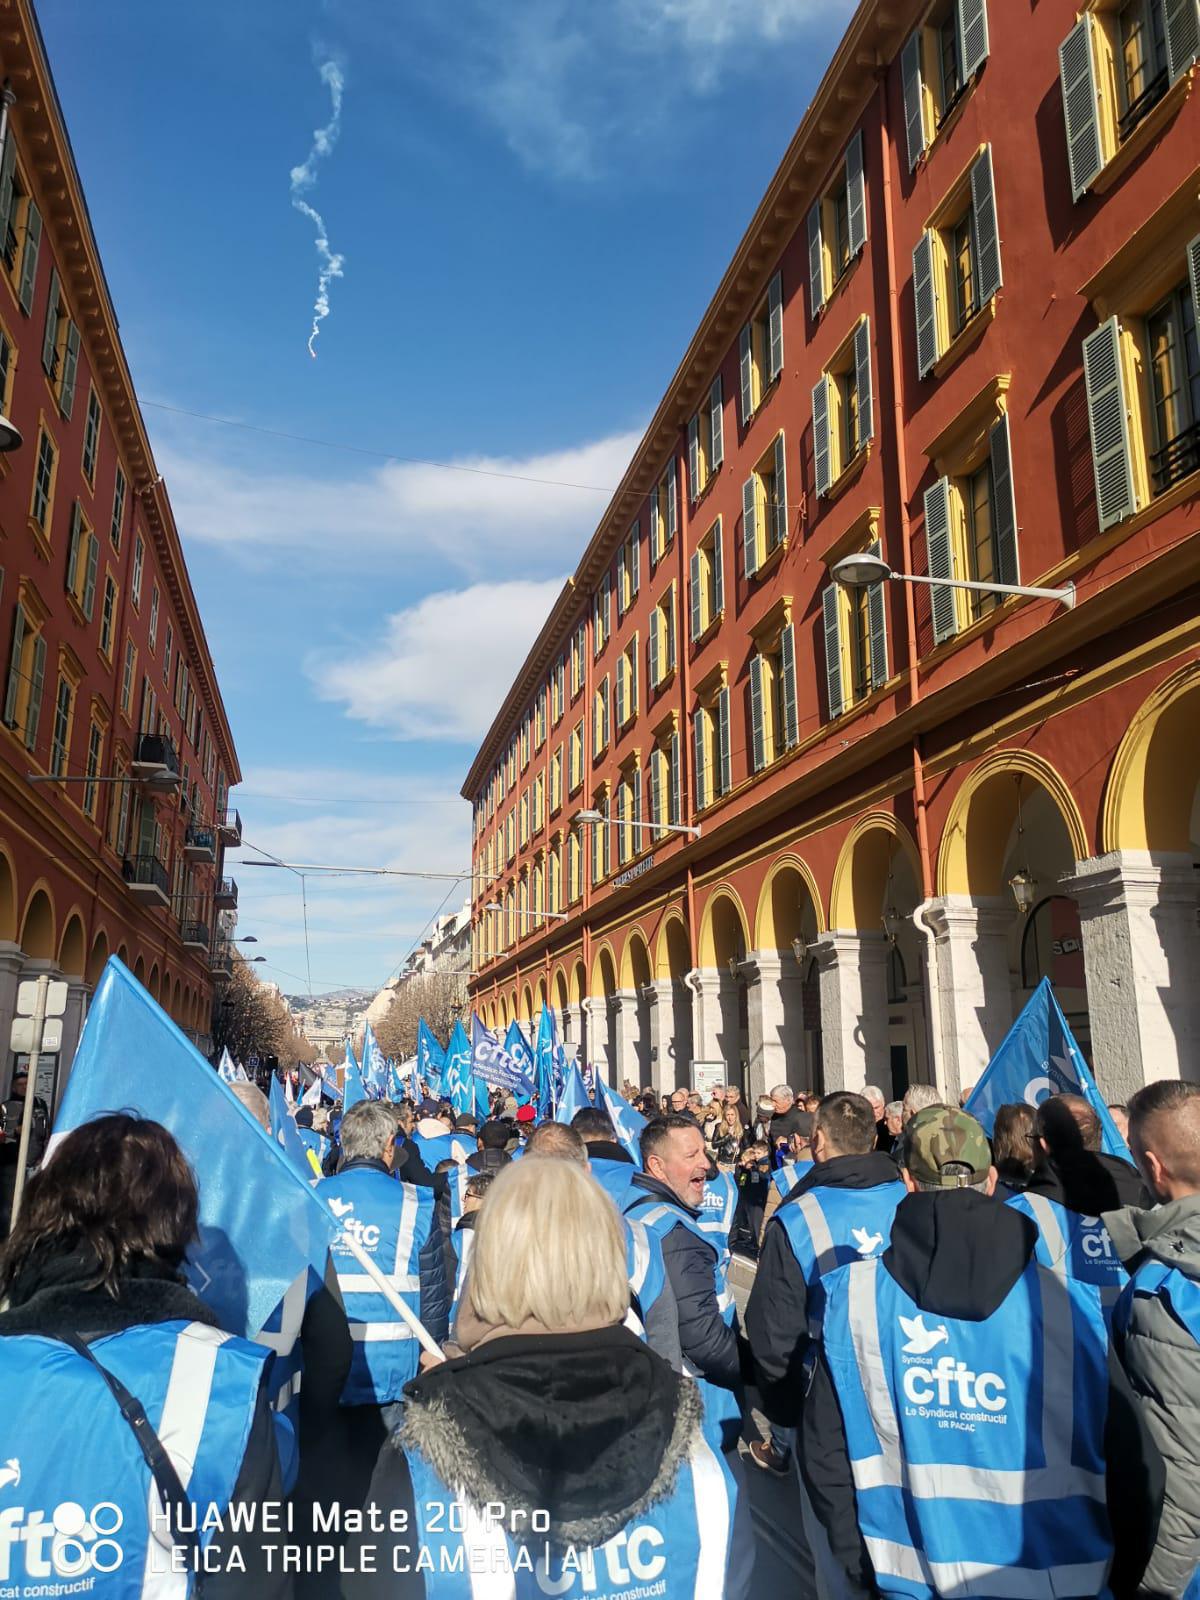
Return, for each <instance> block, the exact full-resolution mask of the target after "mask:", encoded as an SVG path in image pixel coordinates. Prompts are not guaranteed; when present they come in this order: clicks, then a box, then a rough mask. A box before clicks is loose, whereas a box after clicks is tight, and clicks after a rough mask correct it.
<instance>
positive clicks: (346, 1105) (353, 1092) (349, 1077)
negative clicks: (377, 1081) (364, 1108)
mask: <svg viewBox="0 0 1200 1600" xmlns="http://www.w3.org/2000/svg"><path fill="white" fill-rule="evenodd" d="M369 1099H370V1096H369V1095H368V1093H367V1086H366V1084H365V1083H364V1082H363V1075H362V1073H361V1072H360V1071H359V1070H358V1062H357V1061H356V1060H355V1056H354V1046H353V1045H352V1044H351V1043H350V1041H349V1039H347V1040H346V1070H345V1073H344V1075H343V1079H342V1115H343V1116H345V1114H346V1112H347V1111H349V1109H350V1107H351V1106H356V1105H357V1104H358V1102H359V1101H360V1100H369Z"/></svg>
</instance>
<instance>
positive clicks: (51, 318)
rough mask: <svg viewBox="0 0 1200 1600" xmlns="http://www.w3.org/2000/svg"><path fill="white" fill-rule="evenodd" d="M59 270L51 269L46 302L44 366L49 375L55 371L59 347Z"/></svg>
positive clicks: (43, 348) (43, 347) (43, 336)
mask: <svg viewBox="0 0 1200 1600" xmlns="http://www.w3.org/2000/svg"><path fill="white" fill-rule="evenodd" d="M58 295H59V287H58V268H57V267H51V268H50V294H49V296H48V297H47V300H46V327H45V331H44V333H43V334H42V366H43V367H45V369H46V371H47V372H48V373H52V372H53V371H54V355H55V351H56V349H57V347H58Z"/></svg>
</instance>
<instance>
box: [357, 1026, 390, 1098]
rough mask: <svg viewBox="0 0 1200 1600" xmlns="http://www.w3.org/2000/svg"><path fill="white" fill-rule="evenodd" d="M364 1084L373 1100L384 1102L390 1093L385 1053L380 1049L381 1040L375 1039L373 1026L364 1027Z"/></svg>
mask: <svg viewBox="0 0 1200 1600" xmlns="http://www.w3.org/2000/svg"><path fill="white" fill-rule="evenodd" d="M362 1075H363V1082H364V1083H365V1084H366V1086H367V1093H368V1094H369V1095H370V1096H371V1099H372V1100H383V1099H384V1098H386V1096H387V1092H388V1071H387V1061H386V1060H385V1059H384V1054H383V1051H382V1050H381V1049H380V1048H379V1040H378V1039H377V1038H376V1037H375V1030H374V1029H373V1028H372V1026H371V1024H370V1023H369V1022H368V1023H365V1024H364V1026H363V1058H362Z"/></svg>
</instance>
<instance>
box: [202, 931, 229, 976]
mask: <svg viewBox="0 0 1200 1600" xmlns="http://www.w3.org/2000/svg"><path fill="white" fill-rule="evenodd" d="M208 965H209V968H210V970H211V972H212V975H213V977H214V978H228V977H229V976H230V974H231V973H232V972H233V947H232V945H231V944H230V943H229V940H228V939H215V940H214V941H213V946H212V951H211V954H210V955H209V960H208Z"/></svg>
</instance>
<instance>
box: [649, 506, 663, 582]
mask: <svg viewBox="0 0 1200 1600" xmlns="http://www.w3.org/2000/svg"><path fill="white" fill-rule="evenodd" d="M658 528H659V518H658V490H657V488H656V489H652V490H651V492H650V569H651V571H653V570H654V568H655V567H656V566H657V565H658V558H659V555H660V554H661V551H660V549H659V544H658Z"/></svg>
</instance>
